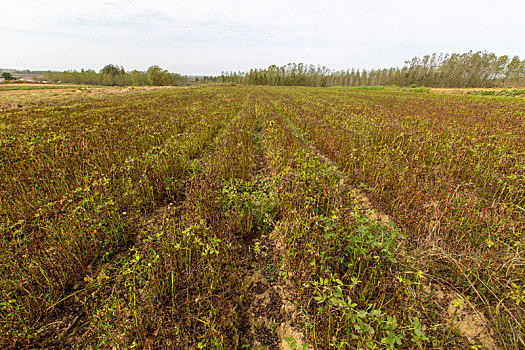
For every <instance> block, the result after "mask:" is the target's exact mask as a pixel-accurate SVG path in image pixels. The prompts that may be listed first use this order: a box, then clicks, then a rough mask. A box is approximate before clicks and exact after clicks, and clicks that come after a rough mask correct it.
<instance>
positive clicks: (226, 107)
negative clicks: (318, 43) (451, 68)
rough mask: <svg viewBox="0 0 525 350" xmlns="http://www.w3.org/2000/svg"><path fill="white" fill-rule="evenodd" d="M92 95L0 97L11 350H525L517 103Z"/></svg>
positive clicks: (524, 212) (1, 316) (524, 208)
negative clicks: (113, 349)
mask: <svg viewBox="0 0 525 350" xmlns="http://www.w3.org/2000/svg"><path fill="white" fill-rule="evenodd" d="M90 91H91V92H90V93H87V92H86V91H80V90H79V91H78V92H76V93H74V94H73V95H71V93H72V92H70V91H67V90H64V91H62V92H60V93H58V94H57V92H53V90H51V91H42V90H36V91H35V90H34V91H5V92H0V98H2V96H4V95H2V94H10V95H9V102H5V100H4V102H2V101H1V100H0V107H2V109H0V220H1V221H0V244H1V250H0V346H1V347H2V348H35V347H36V348H122V349H126V348H137V349H164V348H166V349H185V348H190V349H197V348H204V349H294V348H295V349H307V348H308V349H356V348H363V349H398V348H403V349H405V348H406V349H469V348H470V349H520V348H525V322H524V316H525V314H524V313H525V278H524V276H525V238H524V232H525V100H524V99H523V98H519V97H489V96H468V95H445V94H437V93H432V94H429V93H420V92H412V91H394V90H365V89H361V90H360V89H342V88H306V87H260V86H220V85H210V86H198V87H191V88H169V89H168V88H158V89H140V88H137V89H127V88H124V89H123V88H115V90H111V89H109V90H103V89H100V90H99V89H98V88H97V89H95V88H94V89H92V90H90ZM28 93H31V95H27V94H28ZM17 94H19V95H17ZM5 96H7V95H5ZM20 96H22V97H20ZM18 101H22V102H18Z"/></svg>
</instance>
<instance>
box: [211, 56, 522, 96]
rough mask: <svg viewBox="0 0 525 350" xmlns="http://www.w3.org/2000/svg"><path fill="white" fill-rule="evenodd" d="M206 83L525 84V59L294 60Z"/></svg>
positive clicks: (335, 84)
mask: <svg viewBox="0 0 525 350" xmlns="http://www.w3.org/2000/svg"><path fill="white" fill-rule="evenodd" d="M201 81H202V82H222V83H237V84H254V85H300V86H301V85H302V86H363V85H370V86H371V85H383V86H385V85H397V86H411V85H416V86H427V87H450V88H452V87H455V88H468V87H476V88H477V87H487V88H488V87H506V86H511V87H525V60H520V58H519V57H518V56H514V57H512V58H510V57H509V56H506V55H503V56H499V57H498V56H497V55H496V54H493V53H488V52H481V51H480V52H473V51H470V52H467V53H464V54H457V53H453V54H433V55H427V56H424V57H423V58H418V57H414V58H413V59H411V60H410V61H406V62H405V65H404V66H403V67H402V68H398V67H396V68H388V69H371V70H359V69H358V70H355V69H352V70H341V71H333V70H330V69H328V68H326V67H321V66H313V65H305V64H303V63H299V64H296V63H289V64H287V65H285V66H281V67H279V66H275V65H273V66H270V67H268V68H267V69H252V70H250V71H249V72H223V73H222V75H221V76H220V77H204V78H203V79H202V80H201Z"/></svg>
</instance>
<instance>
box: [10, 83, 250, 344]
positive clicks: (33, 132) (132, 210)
mask: <svg viewBox="0 0 525 350" xmlns="http://www.w3.org/2000/svg"><path fill="white" fill-rule="evenodd" d="M218 97H219V98H218ZM245 100H246V92H245V91H241V90H240V89H229V90H227V91H226V90H224V89H220V90H214V89H193V90H182V91H176V92H155V93H149V94H145V95H133V96H126V97H116V98H115V97H113V98H108V99H106V100H96V101H93V102H89V101H88V102H86V103H83V104H73V105H62V106H60V105H59V106H50V107H48V106H46V107H43V108H35V109H28V110H21V111H18V110H17V111H7V112H6V113H5V114H3V115H2V118H1V123H2V124H1V126H2V129H1V130H0V132H1V135H0V142H1V143H0V146H1V148H0V154H1V157H0V193H1V196H0V215H1V218H2V221H1V226H0V231H1V232H2V235H1V237H0V242H1V243H0V244H1V248H2V254H1V257H0V276H1V279H0V293H1V294H0V317H1V324H0V337H1V338H2V340H5V341H7V343H10V342H11V344H15V343H17V342H22V343H23V342H24V341H25V342H28V341H31V338H32V337H34V336H35V334H38V331H39V329H42V322H44V321H45V316H46V315H49V314H52V313H53V312H54V310H55V309H56V308H59V307H60V303H61V301H63V300H65V299H67V298H68V297H69V296H71V295H74V294H75V293H76V292H78V291H77V290H76V288H79V287H78V285H79V283H80V284H81V283H82V281H83V276H84V275H86V273H87V272H88V271H89V270H90V269H91V268H92V267H93V266H94V265H96V264H97V262H100V261H101V260H103V261H106V260H108V259H110V258H111V256H112V255H113V254H115V253H116V252H118V251H119V250H121V249H123V248H125V247H126V246H128V245H129V244H133V237H134V235H135V234H136V231H137V225H138V223H139V221H140V220H139V219H140V217H141V213H144V212H148V211H151V209H153V208H154V207H155V205H156V203H159V202H163V201H166V200H177V199H180V197H181V196H182V194H183V189H182V188H181V181H180V180H181V179H182V178H183V177H184V176H185V174H186V173H187V170H188V168H189V166H190V165H191V163H192V161H193V159H194V158H195V157H197V156H198V155H199V153H200V151H201V150H202V149H203V148H204V147H206V146H207V145H209V144H210V143H211V142H212V140H213V139H214V137H215V135H217V133H218V132H219V131H220V130H221V129H222V128H223V127H224V126H225V125H226V124H227V123H228V122H229V121H230V120H231V118H232V117H233V116H234V115H235V114H237V113H238V112H239V110H240V109H241V107H242V105H243V104H244V103H245ZM44 326H45V325H44ZM44 328H45V327H44Z"/></svg>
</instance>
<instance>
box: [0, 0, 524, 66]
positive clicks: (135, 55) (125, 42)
mask: <svg viewBox="0 0 525 350" xmlns="http://www.w3.org/2000/svg"><path fill="white" fill-rule="evenodd" d="M523 13H525V5H523V4H521V3H518V2H515V1H511V0H501V1H497V2H496V1H473V0H466V1H460V0H455V1H453V0H444V1H441V2H424V1H412V0H403V1H387V0H376V1H364V0H362V1H335V0H331V1H324V2H318V1H311V0H306V1H285V0H281V1H275V0H267V1H261V0H255V1H238V0H228V1H209V0H208V1H192V2H189V1H167V0H160V1H151V0H149V1H145V0H122V1H120V0H113V1H111V0H106V1H101V0H95V1H62V0H50V1H37V0H19V1H9V2H6V4H2V17H1V19H0V37H1V38H2V45H3V47H4V48H5V47H7V48H8V49H7V50H1V51H0V67H14V68H17V67H18V68H31V69H39V68H44V69H80V68H94V69H100V67H102V66H103V65H105V64H106V63H110V62H112V63H116V64H122V65H123V66H124V67H125V68H127V69H134V68H138V69H145V68H147V67H148V66H149V65H151V64H159V65H160V66H162V67H164V68H166V69H169V70H172V71H177V72H182V73H188V74H191V73H200V74H219V73H220V72H221V70H246V69H249V68H251V67H265V66H268V65H270V64H285V63H287V62H306V63H313V64H322V65H326V66H328V67H332V68H336V69H343V68H350V67H356V68H359V67H367V68H372V67H386V66H396V65H401V64H402V63H403V62H404V60H406V59H409V58H411V57H412V56H414V55H424V54H428V53H433V52H453V51H456V52H463V51H467V50H470V49H473V50H488V51H494V52H496V53H498V54H503V53H508V54H511V55H513V54H518V55H521V56H522V57H524V56H525V42H524V41H523V39H522V35H523V33H525V24H524V23H525V21H523V20H522V18H521V17H522V14H523Z"/></svg>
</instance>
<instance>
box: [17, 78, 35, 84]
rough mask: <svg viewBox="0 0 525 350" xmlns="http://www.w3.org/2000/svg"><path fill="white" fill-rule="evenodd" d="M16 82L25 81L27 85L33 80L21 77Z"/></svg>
mask: <svg viewBox="0 0 525 350" xmlns="http://www.w3.org/2000/svg"><path fill="white" fill-rule="evenodd" d="M18 80H20V81H27V82H28V83H32V82H33V79H31V78H24V77H22V78H20V79H18Z"/></svg>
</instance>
